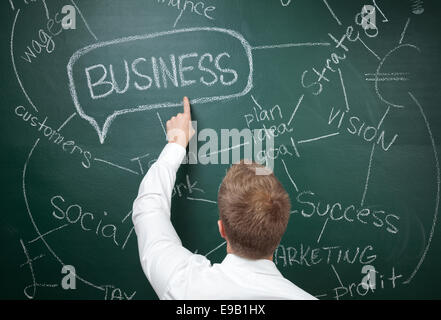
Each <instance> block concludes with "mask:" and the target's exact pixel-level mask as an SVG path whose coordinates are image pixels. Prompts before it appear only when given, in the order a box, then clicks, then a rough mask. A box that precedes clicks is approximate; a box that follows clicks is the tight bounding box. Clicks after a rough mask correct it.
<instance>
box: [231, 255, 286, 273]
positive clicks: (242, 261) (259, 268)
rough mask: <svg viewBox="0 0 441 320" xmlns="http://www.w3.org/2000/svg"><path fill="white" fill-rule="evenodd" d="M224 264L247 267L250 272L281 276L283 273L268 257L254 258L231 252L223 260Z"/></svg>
mask: <svg viewBox="0 0 441 320" xmlns="http://www.w3.org/2000/svg"><path fill="white" fill-rule="evenodd" d="M222 266H226V267H233V268H242V269H246V270H247V271H249V272H255V273H263V274H270V275H275V276H281V273H280V271H279V270H278V269H277V267H276V265H275V264H274V262H272V261H271V260H268V259H257V260H253V259H247V258H243V257H240V256H238V255H235V254H232V253H229V254H227V256H226V257H225V259H224V260H223V261H222Z"/></svg>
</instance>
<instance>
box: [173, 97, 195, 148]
mask: <svg viewBox="0 0 441 320" xmlns="http://www.w3.org/2000/svg"><path fill="white" fill-rule="evenodd" d="M183 102H184V113H178V114H177V115H176V116H174V117H172V118H171V119H170V120H168V121H167V140H168V142H169V143H177V144H180V145H181V146H183V147H184V148H187V145H188V142H189V141H190V139H191V138H192V137H193V135H194V134H195V131H194V129H193V126H192V125H191V114H190V101H189V100H188V98H187V97H184V101H183Z"/></svg>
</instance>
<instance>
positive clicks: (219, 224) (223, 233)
mask: <svg viewBox="0 0 441 320" xmlns="http://www.w3.org/2000/svg"><path fill="white" fill-rule="evenodd" d="M217 226H218V227H219V233H220V235H221V237H222V238H224V239H225V230H224V225H223V223H222V220H217Z"/></svg>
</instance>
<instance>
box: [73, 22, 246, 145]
mask: <svg viewBox="0 0 441 320" xmlns="http://www.w3.org/2000/svg"><path fill="white" fill-rule="evenodd" d="M204 37H208V40H209V41H205V42H203V41H200V39H203V38H204ZM167 38H169V39H167ZM183 38H184V40H185V38H187V39H190V41H189V42H194V41H199V43H203V45H204V46H206V44H207V43H210V45H211V43H213V45H214V46H217V47H219V46H221V47H223V48H224V49H225V48H227V49H228V48H229V49H230V51H231V50H232V54H231V55H232V56H233V57H231V58H234V56H238V52H240V51H243V52H241V55H240V58H237V59H238V60H241V64H240V65H239V67H240V70H242V69H243V68H244V63H245V61H246V64H245V65H246V66H247V67H248V68H247V74H246V76H244V75H243V74H241V73H242V71H238V72H235V73H236V76H237V78H238V79H239V80H240V81H237V82H236V83H235V84H234V85H231V87H228V88H227V89H229V90H230V91H233V92H228V93H227V94H224V95H219V91H220V90H221V89H222V90H224V89H225V88H226V87H225V86H224V87H220V88H219V87H218V88H216V86H205V87H204V88H201V89H200V90H199V88H198V91H197V92H200V93H201V96H197V97H191V103H192V104H193V105H196V104H204V103H209V102H214V101H220V100H227V99H232V98H238V97H241V96H244V95H246V94H247V93H248V92H249V91H250V90H251V89H252V87H253V58H252V53H251V52H252V47H251V46H250V44H249V43H248V42H247V41H246V40H245V38H244V37H243V36H242V35H240V34H239V33H237V32H235V31H233V30H228V29H222V28H210V27H201V28H186V29H179V30H172V31H164V32H158V33H152V34H145V35H137V36H130V37H125V38H119V39H115V40H111V41H105V42H100V43H95V44H92V45H89V46H87V47H85V48H83V49H80V50H78V51H77V52H75V53H74V54H73V55H72V57H71V58H70V60H69V63H68V65H67V74H68V78H69V89H70V93H71V96H72V99H73V103H74V105H75V108H76V110H77V112H78V114H79V115H80V116H81V118H83V119H85V120H87V121H88V122H89V123H90V124H91V125H92V126H93V127H94V129H95V130H96V132H97V133H98V137H99V140H100V142H101V144H103V143H104V141H105V139H106V136H107V133H108V131H109V128H110V126H111V124H112V122H113V120H115V118H116V117H118V116H120V115H123V114H126V113H132V112H140V111H145V110H152V109H158V108H168V107H177V106H181V105H182V96H183V95H179V96H178V95H177V94H176V93H173V92H172V91H173V89H170V88H167V86H165V88H167V89H164V90H166V91H162V93H157V94H156V95H157V96H155V94H153V95H152V94H150V92H147V93H144V94H143V95H142V96H140V94H139V92H138V93H135V96H136V95H138V96H136V98H137V99H139V101H136V102H135V103H133V102H132V101H130V105H126V100H130V99H126V100H123V99H122V98H121V97H118V94H112V95H110V94H102V95H97V96H95V95H94V94H93V90H92V89H91V79H90V78H91V76H90V75H89V74H88V73H87V72H89V71H88V70H89V69H92V68H94V67H89V68H85V71H86V70H87V71H86V76H85V77H84V74H82V73H80V72H77V71H76V72H74V69H75V67H76V66H78V65H83V66H84V65H90V61H89V58H90V59H91V60H92V61H93V60H95V61H96V60H98V59H101V60H102V59H108V58H109V57H112V56H118V58H120V59H121V57H120V56H121V55H125V54H126V53H127V52H133V51H135V52H136V55H137V56H136V57H137V59H135V60H136V61H137V62H140V61H141V60H140V59H143V58H140V57H141V56H142V55H143V54H145V53H146V52H147V53H149V52H150V51H149V50H155V51H156V52H158V51H161V50H162V51H161V52H167V53H171V52H173V51H176V52H183V48H176V46H175V44H176V43H186V41H183ZM159 39H161V40H163V39H167V40H170V41H162V42H161V41H156V43H155V40H159ZM195 39H196V40H195ZM213 39H214V40H213ZM177 40H179V42H178V41H177ZM216 40H218V41H216ZM235 46H236V48H235ZM238 46H240V48H241V50H240V51H239V50H238V49H237V47H238ZM115 48H116V49H115ZM130 49H132V50H130ZM186 49H187V51H185V52H187V53H190V52H197V49H198V48H194V47H190V48H186ZM112 50H116V51H118V50H119V51H120V54H119V55H118V54H115V53H114V52H113V51H112ZM216 50H218V51H219V49H216ZM202 52H203V51H202ZM132 54H133V53H132ZM193 54H194V55H196V53H193ZM164 56H166V55H165V54H164ZM219 56H222V54H220V55H218V58H219ZM170 57H172V55H170ZM226 57H229V58H230V55H229V54H225V53H224V54H223V57H221V58H225V59H226ZM172 58H173V59H175V57H172ZM179 58H181V57H179ZM206 58H208V59H206V60H208V61H209V62H212V63H216V64H217V67H219V65H220V62H219V61H218V60H216V61H214V58H213V57H211V58H210V57H209V56H206ZM152 59H153V58H152ZM145 61H147V59H144V60H142V61H141V62H145ZM173 61H174V62H175V60H173ZM124 62H125V63H126V64H125V67H126V69H125V70H126V71H127V70H128V69H127V62H126V61H125V60H124ZM224 62H225V61H224ZM179 63H180V66H181V64H182V61H181V60H180V61H179ZM92 64H93V63H92ZM200 64H201V61H199V65H200ZM224 64H225V63H224ZM97 65H98V66H99V65H100V64H96V65H95V67H96V66H97ZM100 67H101V68H99V67H96V69H104V64H101V65H100ZM111 67H113V66H111ZM81 68H82V67H81V66H80V67H77V69H80V70H81ZM132 68H133V65H132ZM186 68H188V67H186ZM219 68H221V67H219ZM185 70H189V69H185ZM190 70H191V69H190ZM205 70H206V69H205ZM223 70H230V76H231V74H233V76H234V73H233V72H234V70H232V69H227V67H224V69H223ZM232 71H233V72H232ZM111 72H113V70H111ZM180 72H181V71H180ZM206 72H207V71H206ZM104 73H105V76H106V77H107V71H106V70H105V69H104ZM175 73H176V71H175ZM77 74H82V77H84V78H87V84H88V89H89V93H90V96H89V95H87V94H86V93H85V92H87V90H86V89H84V88H82V87H81V85H82V86H83V87H85V84H84V83H82V84H81V85H78V84H79V83H80V82H79V81H76V80H78V78H79V76H76V75H77ZM207 74H208V73H206V75H207ZM111 75H112V77H113V78H112V79H115V78H116V77H117V76H114V75H113V73H112V74H111ZM162 75H163V77H165V76H164V75H165V73H164V72H163V74H162ZM168 75H169V76H170V73H168ZM220 77H221V76H219V78H220ZM84 78H81V79H82V80H84ZM152 78H155V81H156V83H157V85H158V84H159V86H160V83H159V82H157V81H158V80H160V76H158V75H157V74H155V76H151V77H150V85H151V84H152ZM103 79H104V74H103V75H102V78H101V79H100V80H101V81H102V82H101V83H103V82H106V81H103ZM201 79H202V78H201ZM222 79H223V78H222ZM100 80H98V81H100ZM181 80H182V76H181ZM236 80H237V79H236ZM118 81H119V82H121V79H119V80H118ZM164 81H165V80H164ZM201 81H202V80H201ZM223 81H224V82H225V83H227V82H226V81H225V80H223ZM83 82H84V81H83ZM230 82H232V81H230ZM126 83H129V81H127V82H126ZM187 83H188V82H187ZM137 86H138V87H139V85H138V84H137ZM79 87H81V88H79ZM237 87H239V88H237ZM126 88H127V87H126ZM181 89H182V88H181ZM119 90H120V92H122V91H123V89H121V88H119ZM79 91H80V92H79ZM132 92H134V91H132ZM165 92H166V93H167V94H166V93H165ZM173 94H175V95H176V97H173ZM170 96H172V98H170ZM126 98H127V97H126ZM94 99H95V100H94ZM100 99H101V102H100ZM159 99H163V100H165V101H162V100H159ZM132 100H133V99H132ZM100 103H101V105H102V108H98V107H99V106H100ZM109 106H110V107H109ZM109 108H110V110H108V109H109ZM103 110H104V111H103Z"/></svg>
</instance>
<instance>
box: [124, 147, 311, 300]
mask: <svg viewBox="0 0 441 320" xmlns="http://www.w3.org/2000/svg"><path fill="white" fill-rule="evenodd" d="M185 152H186V151H185V149H184V148H183V147H182V146H180V145H178V144H176V143H169V144H167V145H166V146H165V148H164V149H163V150H162V152H161V154H160V156H159V158H158V160H157V161H156V162H155V163H154V164H153V165H152V166H151V167H150V169H149V171H148V172H147V174H146V175H145V177H144V179H143V180H142V182H141V185H140V187H139V193H138V197H137V198H136V200H135V202H134V203H133V214H132V220H133V224H134V226H135V231H136V235H137V237H138V248H139V256H140V259H141V265H142V268H143V270H144V273H145V275H146V276H147V278H148V280H149V281H150V283H151V285H152V287H153V289H154V290H155V292H156V294H157V295H158V297H159V298H160V299H161V300H162V299H201V300H202V299H219V300H229V299H238V300H247V299H259V300H260V299H262V300H266V299H315V297H313V296H311V295H310V294H308V293H307V292H305V291H303V290H302V289H300V288H299V287H297V286H296V285H294V284H293V283H291V282H290V281H289V280H287V279H285V278H284V277H283V276H282V274H281V273H280V272H279V270H277V267H276V265H275V264H274V263H273V262H272V261H270V260H267V259H261V260H249V259H245V258H242V257H239V256H237V255H234V254H227V256H226V257H225V259H224V260H223V262H222V263H220V264H214V265H211V262H210V261H209V260H208V259H207V258H206V257H204V256H202V255H199V254H194V253H192V252H190V251H189V250H187V249H186V248H184V247H183V246H182V243H181V240H180V239H179V236H178V235H177V234H176V231H175V229H174V228H173V225H172V223H171V221H170V208H171V196H172V191H173V186H174V184H175V180H176V172H177V171H178V169H179V166H180V164H181V162H182V160H183V158H184V157H185ZM197 227H198V226H195V228H197ZM196 231H197V230H195V232H196Z"/></svg>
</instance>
